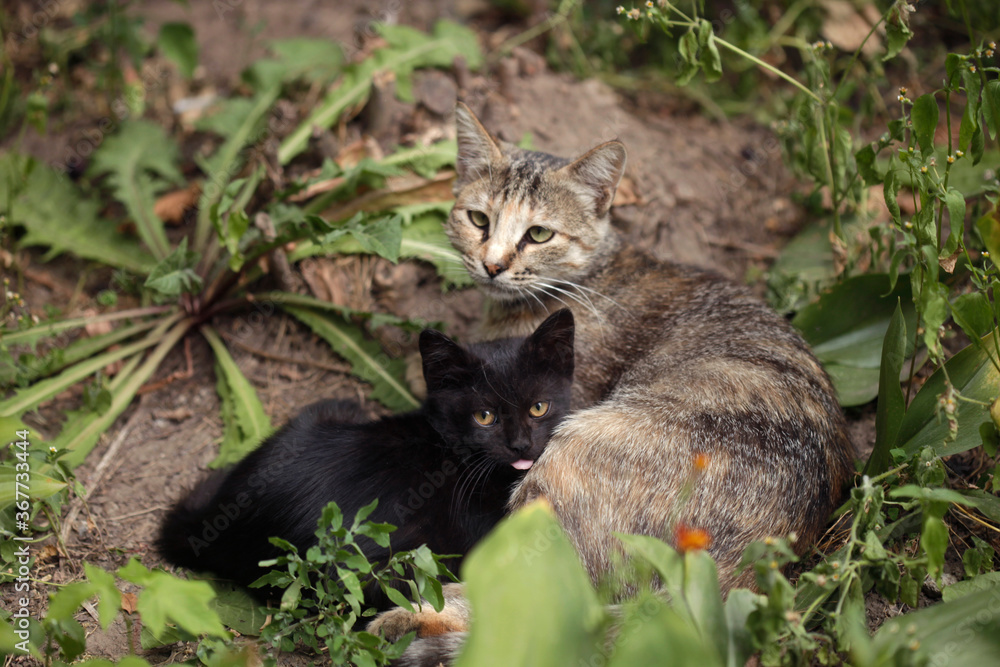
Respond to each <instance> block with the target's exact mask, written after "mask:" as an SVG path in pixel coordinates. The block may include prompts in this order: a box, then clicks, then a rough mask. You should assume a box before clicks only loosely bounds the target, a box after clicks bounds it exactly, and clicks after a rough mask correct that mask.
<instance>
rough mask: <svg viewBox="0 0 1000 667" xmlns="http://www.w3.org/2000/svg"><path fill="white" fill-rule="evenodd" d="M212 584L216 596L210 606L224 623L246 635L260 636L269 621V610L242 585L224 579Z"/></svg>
mask: <svg viewBox="0 0 1000 667" xmlns="http://www.w3.org/2000/svg"><path fill="white" fill-rule="evenodd" d="M211 584H212V588H213V589H214V590H215V598H213V599H212V601H211V602H210V603H209V605H208V606H209V608H210V609H211V610H212V611H214V612H215V613H216V614H218V615H219V620H220V621H221V622H222V624H223V625H225V626H226V627H227V628H232V629H233V630H236V631H237V632H239V633H240V634H241V635H243V636H245V637H256V636H258V635H259V634H260V629H261V628H262V627H263V626H264V624H265V623H267V610H266V609H265V608H263V607H261V606H260V604H259V603H258V602H257V601H256V600H255V599H254V598H253V597H251V596H250V595H249V594H248V593H247V592H246V590H245V589H243V588H242V587H239V586H236V585H234V584H231V583H228V582H223V581H213V582H211Z"/></svg>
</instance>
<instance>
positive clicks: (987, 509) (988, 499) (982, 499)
mask: <svg viewBox="0 0 1000 667" xmlns="http://www.w3.org/2000/svg"><path fill="white" fill-rule="evenodd" d="M961 494H962V495H964V496H968V497H969V498H972V499H973V500H974V501H975V507H976V509H978V510H979V511H980V512H982V513H983V515H984V516H986V517H987V518H988V519H990V520H991V521H996V522H998V523H1000V498H998V497H997V496H995V495H993V494H992V493H988V492H986V491H983V490H982V489H963V490H962V491H961Z"/></svg>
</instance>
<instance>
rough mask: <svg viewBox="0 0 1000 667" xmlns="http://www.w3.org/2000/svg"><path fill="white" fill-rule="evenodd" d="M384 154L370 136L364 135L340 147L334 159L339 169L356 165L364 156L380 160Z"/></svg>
mask: <svg viewBox="0 0 1000 667" xmlns="http://www.w3.org/2000/svg"><path fill="white" fill-rule="evenodd" d="M383 157H385V155H384V154H383V152H382V148H381V147H380V146H379V145H378V142H377V141H375V139H373V138H372V137H369V136H367V135H366V136H364V137H361V138H360V139H358V140H357V141H355V142H353V143H350V144H348V145H346V146H344V147H343V148H341V149H340V152H339V153H337V157H336V158H334V161H335V162H336V163H337V164H338V165H339V166H340V168H341V169H345V170H346V169H350V168H351V167H356V166H357V165H358V163H359V162H361V161H362V160H363V159H365V158H371V159H372V160H376V161H378V160H381V159H382V158H383Z"/></svg>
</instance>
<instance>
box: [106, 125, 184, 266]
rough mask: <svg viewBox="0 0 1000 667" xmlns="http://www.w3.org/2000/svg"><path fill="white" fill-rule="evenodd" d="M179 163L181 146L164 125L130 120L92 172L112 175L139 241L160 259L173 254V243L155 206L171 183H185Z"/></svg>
mask: <svg viewBox="0 0 1000 667" xmlns="http://www.w3.org/2000/svg"><path fill="white" fill-rule="evenodd" d="M177 159H178V150H177V144H176V143H174V141H173V140H172V139H171V138H170V137H168V136H167V133H166V131H165V130H164V129H163V128H162V127H161V126H160V125H157V124H155V123H151V122H149V121H144V120H128V121H125V122H124V123H122V126H121V129H120V130H119V131H118V133H117V134H115V135H114V136H112V137H108V138H107V139H106V140H105V141H104V143H103V144H101V147H100V148H98V149H97V152H95V153H94V162H93V164H92V165H91V168H90V171H91V173H92V174H94V175H100V174H105V173H106V174H108V183H109V184H110V185H111V187H112V189H113V190H114V195H115V198H116V199H117V200H118V201H120V202H122V203H123V204H124V205H125V208H126V209H128V213H129V215H130V216H131V218H132V220H133V221H134V222H135V226H136V231H137V232H138V233H139V238H141V239H142V241H143V243H145V244H146V247H148V248H149V249H150V250H151V251H152V252H153V255H154V256H155V257H156V258H157V259H163V258H164V257H166V256H167V255H168V254H169V253H170V243H169V242H168V241H167V235H166V232H165V231H164V228H163V221H162V220H160V218H159V217H157V215H156V213H154V211H153V205H154V204H155V203H156V194H157V193H158V192H159V191H161V190H162V189H163V188H164V187H165V186H166V185H167V184H168V183H172V184H174V185H180V184H182V183H183V182H184V179H183V177H182V176H181V173H180V171H178V170H177V167H176V162H177Z"/></svg>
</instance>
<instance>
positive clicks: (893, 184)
mask: <svg viewBox="0 0 1000 667" xmlns="http://www.w3.org/2000/svg"><path fill="white" fill-rule="evenodd" d="M894 161H895V158H893V159H892V160H889V168H888V169H887V170H886V172H885V181H883V184H882V196H883V198H884V199H885V205H886V208H888V209H889V214H890V215H892V221H893V222H895V223H896V224H897V225H901V224H902V219H901V218H900V214H899V202H898V201H896V196H897V195H898V194H899V179H898V178H897V177H896V171H895V169H894V168H893V166H894Z"/></svg>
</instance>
